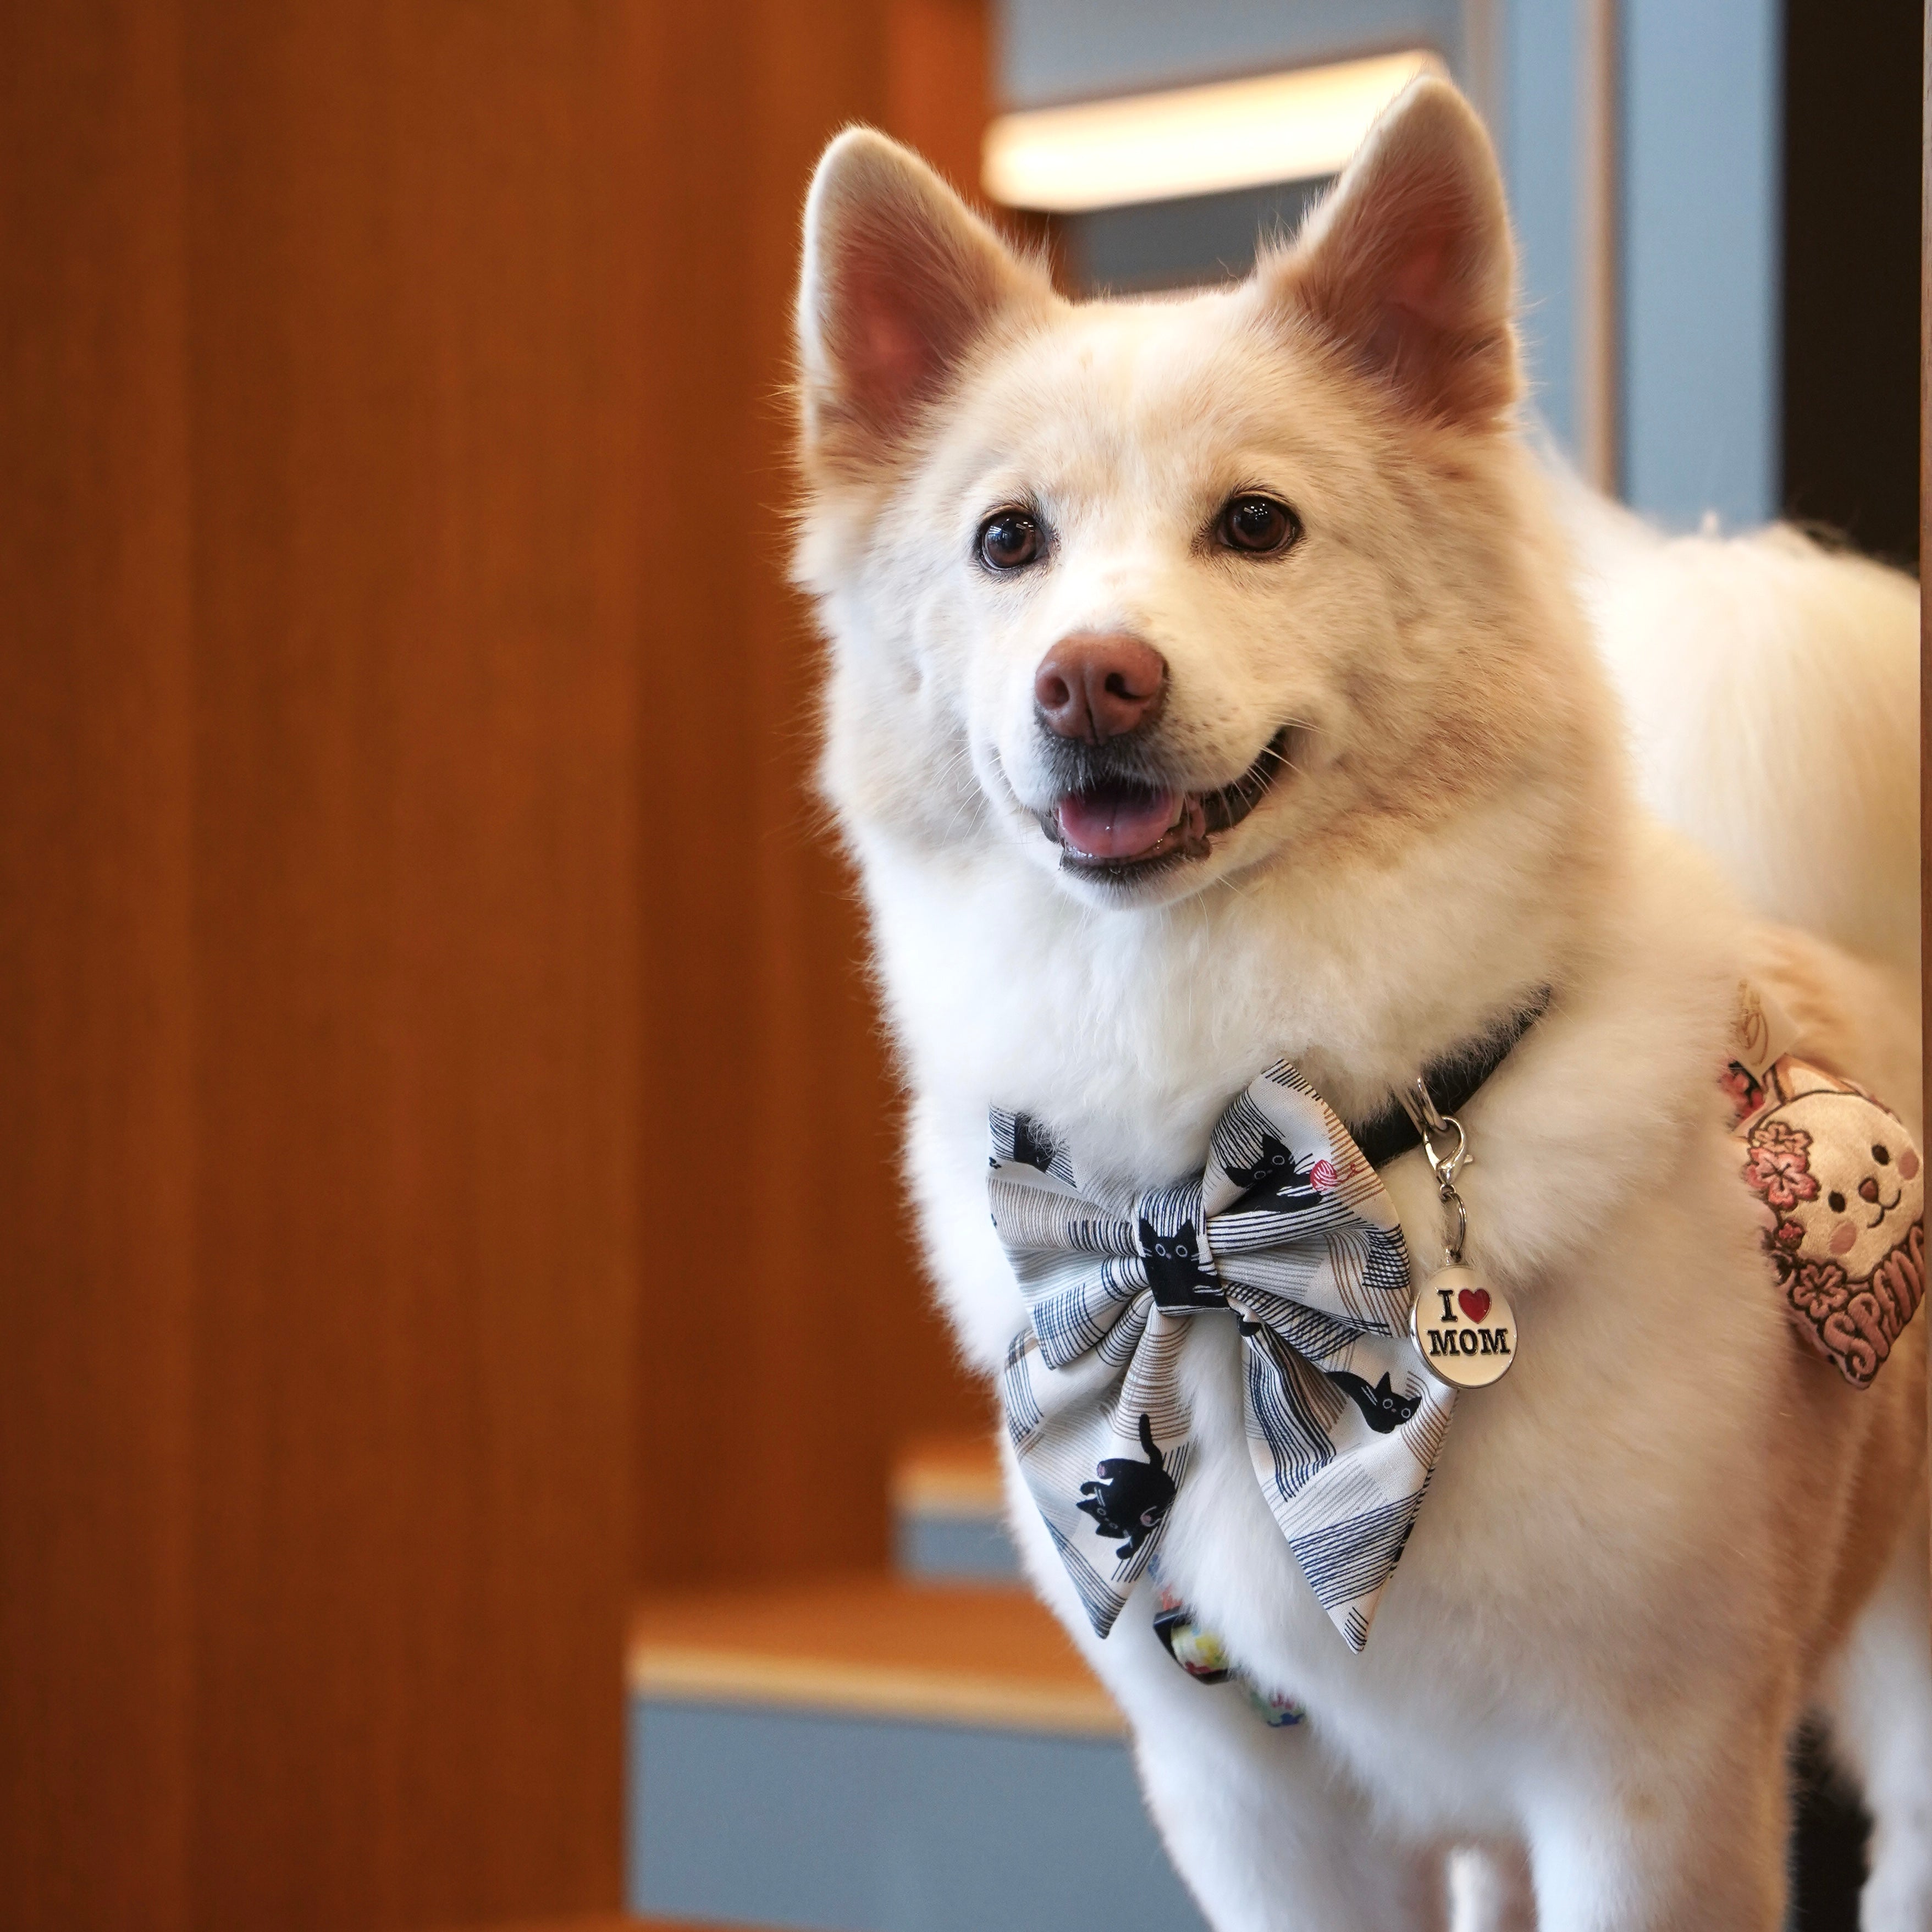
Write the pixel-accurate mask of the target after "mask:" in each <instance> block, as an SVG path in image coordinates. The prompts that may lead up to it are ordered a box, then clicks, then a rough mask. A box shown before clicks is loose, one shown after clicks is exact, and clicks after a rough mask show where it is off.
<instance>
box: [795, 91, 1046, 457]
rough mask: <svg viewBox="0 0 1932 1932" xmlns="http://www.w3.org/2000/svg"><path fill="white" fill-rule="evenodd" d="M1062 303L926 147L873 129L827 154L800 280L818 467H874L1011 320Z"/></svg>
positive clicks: (803, 379)
mask: <svg viewBox="0 0 1932 1932" xmlns="http://www.w3.org/2000/svg"><path fill="white" fill-rule="evenodd" d="M1051 301H1052V289H1051V287H1050V286H1049V284H1048V281H1047V278H1046V274H1045V272H1044V271H1043V269H1040V267H1039V266H1037V264H1035V263H1029V262H1023V261H1022V260H1020V259H1019V257H1016V256H1015V255H1014V254H1013V252H1012V251H1010V249H1009V248H1007V245H1005V243H1004V242H1002V241H1001V239H1000V238H999V237H998V236H997V235H995V233H994V232H993V231H992V229H991V228H989V226H987V225H986V223H985V222H983V221H982V220H980V218H979V217H978V216H977V215H976V214H974V213H972V211H971V210H970V209H969V208H968V207H967V206H966V204H965V202H962V200H961V199H959V196H957V195H956V194H955V193H953V190H952V189H950V187H947V185H946V184H945V183H944V181H941V179H940V178H939V177H938V175H936V174H935V173H934V172H932V169H930V168H929V167H928V166H926V163H924V162H923V161H922V160H919V157H917V156H916V154H912V153H911V152H910V151H908V150H907V149H906V148H901V146H900V145H898V142H895V141H889V140H887V139H886V137H885V136H883V134H878V133H874V132H873V131H872V130H871V129H870V128H868V127H853V128H848V129H847V130H846V132H845V133H842V134H841V135H840V136H838V138H837V139H835V141H834V142H832V145H830V146H829V148H826V151H825V154H824V157H823V160H820V163H819V164H818V171H817V173H816V174H815V175H814V176H813V177H812V182H811V193H810V195H809V196H808V197H807V199H806V201H805V263H804V269H803V272H802V275H801V276H800V278H799V291H798V353H799V390H800V397H801V408H802V418H803V422H802V429H803V434H804V443H805V460H806V462H807V463H808V466H811V467H812V468H814V469H816V468H820V467H821V466H822V467H823V468H826V469H832V470H834V471H843V472H846V473H847V474H862V473H863V472H865V471H867V470H868V469H872V468H874V467H875V466H877V465H878V464H879V463H882V462H885V461H888V460H890V459H891V458H892V455H894V454H895V452H897V451H898V450H899V449H901V448H902V447H903V446H904V443H906V441H907V438H908V437H910V435H911V434H912V433H913V431H914V430H915V429H916V427H917V425H918V423H919V419H920V418H921V416H922V414H923V413H924V411H925V410H926V407H928V405H929V404H931V403H932V401H934V400H935V398H938V397H939V396H941V395H943V394H944V393H945V392H946V390H947V388H948V387H949V386H950V383H951V382H952V380H953V377H954V376H955V374H956V373H957V371H958V370H959V366H960V365H961V364H962V362H964V360H965V358H966V357H967V356H968V354H969V353H971V350H972V349H973V348H974V346H975V344H977V343H978V342H979V341H980V339H981V338H983V336H984V335H986V333H987V332H988V331H989V329H992V327H993V326H995V323H996V322H997V321H998V320H1001V319H1002V318H1004V317H1007V316H1009V315H1011V314H1016V313H1019V312H1022V311H1039V310H1040V309H1043V308H1045V307H1046V305H1047V304H1048V303H1049V302H1051Z"/></svg>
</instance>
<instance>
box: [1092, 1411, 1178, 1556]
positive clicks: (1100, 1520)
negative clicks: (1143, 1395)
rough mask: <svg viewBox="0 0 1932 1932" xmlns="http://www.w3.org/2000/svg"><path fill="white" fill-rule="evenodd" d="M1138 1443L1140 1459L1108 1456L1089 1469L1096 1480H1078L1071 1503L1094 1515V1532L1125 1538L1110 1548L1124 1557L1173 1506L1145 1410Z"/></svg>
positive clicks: (1168, 1478)
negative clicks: (1142, 1460)
mask: <svg viewBox="0 0 1932 1932" xmlns="http://www.w3.org/2000/svg"><path fill="white" fill-rule="evenodd" d="M1141 1447H1142V1448H1143V1449H1145V1451H1147V1453H1148V1460H1146V1461H1145V1463H1136V1462H1135V1461H1134V1460H1133V1458H1132V1457H1127V1456H1109V1457H1108V1458H1107V1460H1106V1461H1105V1462H1104V1463H1102V1464H1101V1465H1100V1468H1099V1469H1097V1470H1096V1471H1095V1472H1094V1473H1095V1475H1097V1477H1098V1478H1099V1479H1100V1480H1099V1481H1097V1482H1091V1483H1082V1484H1081V1485H1080V1501H1079V1502H1078V1503H1077V1504H1076V1505H1075V1506H1074V1507H1075V1508H1077V1509H1082V1510H1085V1511H1086V1513H1087V1514H1088V1515H1089V1516H1091V1517H1092V1518H1093V1519H1094V1535H1096V1536H1120V1537H1124V1538H1126V1539H1127V1541H1125V1542H1124V1543H1123V1544H1121V1547H1120V1548H1119V1549H1118V1550H1115V1552H1114V1554H1115V1556H1118V1557H1119V1558H1120V1559H1121V1560H1122V1561H1123V1562H1124V1561H1125V1560H1126V1559H1127V1558H1128V1557H1130V1556H1133V1554H1134V1553H1135V1552H1136V1550H1139V1548H1140V1547H1141V1545H1142V1544H1144V1543H1145V1542H1146V1541H1147V1540H1148V1538H1149V1537H1151V1535H1153V1534H1154V1532H1155V1531H1156V1530H1157V1529H1159V1528H1160V1526H1161V1523H1162V1522H1163V1520H1165V1518H1166V1515H1167V1513H1168V1511H1169V1510H1170V1509H1172V1508H1173V1506H1174V1478H1172V1476H1170V1475H1169V1474H1168V1473H1167V1459H1166V1457H1164V1456H1163V1454H1161V1453H1160V1445H1158V1444H1157V1443H1156V1442H1155V1441H1154V1431H1153V1430H1152V1429H1151V1427H1148V1419H1147V1418H1146V1417H1145V1415H1143V1416H1142V1418H1141Z"/></svg>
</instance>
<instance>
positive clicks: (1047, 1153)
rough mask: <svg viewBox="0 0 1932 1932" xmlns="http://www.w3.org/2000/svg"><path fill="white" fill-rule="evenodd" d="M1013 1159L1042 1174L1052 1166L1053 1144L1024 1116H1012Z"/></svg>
mask: <svg viewBox="0 0 1932 1932" xmlns="http://www.w3.org/2000/svg"><path fill="white" fill-rule="evenodd" d="M1013 1158H1014V1160H1016V1161H1020V1162H1022V1163H1025V1166H1028V1167H1037V1168H1038V1169H1040V1172H1041V1173H1043V1174H1044V1173H1046V1172H1047V1170H1048V1169H1049V1168H1051V1167H1052V1165H1053V1143H1052V1142H1051V1141H1050V1140H1049V1139H1047V1137H1046V1136H1045V1135H1044V1134H1043V1133H1040V1130H1038V1129H1037V1127H1034V1124H1033V1122H1032V1121H1031V1120H1030V1119H1028V1117H1027V1116H1026V1115H1025V1114H1016V1115H1014V1116H1013Z"/></svg>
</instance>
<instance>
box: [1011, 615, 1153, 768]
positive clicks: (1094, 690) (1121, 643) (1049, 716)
mask: <svg viewBox="0 0 1932 1932" xmlns="http://www.w3.org/2000/svg"><path fill="white" fill-rule="evenodd" d="M1033 694H1034V702H1035V703H1037V704H1038V706H1040V716H1041V718H1043V720H1044V721H1046V727H1047V729H1048V730H1049V731H1052V732H1054V733H1057V734H1058V736H1061V737H1062V738H1078V739H1081V740H1082V742H1084V743H1086V744H1089V745H1101V744H1105V743H1106V741H1107V740H1108V739H1109V738H1124V737H1125V736H1127V733H1129V732H1130V731H1138V730H1140V729H1141V728H1142V727H1143V726H1145V725H1148V724H1152V723H1153V722H1154V720H1155V718H1157V717H1159V716H1160V707H1161V701H1162V700H1163V698H1165V697H1166V695H1167V661H1166V658H1163V656H1162V655H1161V654H1160V652H1158V651H1157V650H1156V649H1154V646H1152V645H1151V644H1148V643H1143V642H1142V640H1140V639H1139V637H1131V636H1130V635H1128V634H1127V633H1126V632H1125V631H1113V632H1109V633H1106V634H1100V633H1097V632H1094V631H1076V632H1075V633H1074V634H1073V636H1071V637H1062V638H1061V640H1060V642H1059V643H1057V644H1055V646H1054V647H1053V648H1052V650H1050V651H1049V652H1047V654H1046V656H1045V657H1043V658H1042V659H1041V660H1040V669H1039V670H1037V671H1036V672H1035V673H1034V680H1033Z"/></svg>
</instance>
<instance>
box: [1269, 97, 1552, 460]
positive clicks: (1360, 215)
mask: <svg viewBox="0 0 1932 1932" xmlns="http://www.w3.org/2000/svg"><path fill="white" fill-rule="evenodd" d="M1257 273H1258V274H1259V276H1260V277H1261V278H1262V283H1263V285H1264V287H1265V288H1266V289H1267V290H1268V292H1269V293H1271V295H1272V296H1273V297H1274V299H1275V302H1277V305H1278V306H1279V308H1280V311H1281V312H1282V313H1283V314H1286V315H1288V316H1290V317H1295V318H1298V319H1301V320H1306V321H1308V322H1310V323H1313V324H1314V326H1316V328H1317V329H1319V331H1320V332H1322V334H1323V335H1326V336H1327V337H1328V338H1330V339H1331V341H1334V342H1335V343H1336V344H1337V345H1338V346H1339V347H1340V348H1341V350H1343V353H1345V354H1346V356H1348V357H1349V359H1350V360H1351V361H1352V362H1355V364H1356V365H1357V366H1358V367H1359V368H1363V369H1364V370H1366V371H1368V372H1369V373H1370V374H1373V375H1374V376H1375V377H1377V378H1378V379H1379V380H1382V381H1383V382H1385V383H1387V384H1388V386H1390V387H1391V389H1393V390H1394V392H1395V393H1396V395H1397V397H1398V398H1399V399H1400V401H1401V403H1402V405H1403V407H1404V408H1406V409H1407V410H1411V411H1413V412H1414V413H1417V414H1418V415H1421V416H1428V417H1431V418H1434V419H1438V420H1443V421H1448V422H1465V423H1469V424H1472V425H1482V424H1487V423H1490V422H1493V421H1494V420H1495V419H1496V418H1497V417H1498V416H1499V415H1500V414H1501V413H1502V412H1503V411H1504V410H1507V409H1508V407H1509V406H1510V404H1512V403H1513V402H1514V401H1515V400H1516V398H1517V390H1518V377H1517V354H1516V338H1515V334H1514V331H1513V329H1511V322H1510V316H1511V305H1512V302H1513V300H1514V287H1513V284H1514V261H1513V257H1512V251H1511V245H1510V233H1509V214H1508V208H1506V206H1505V203H1504V200H1503V185H1502V176H1501V175H1500V174H1499V172H1498V171H1497V168H1496V154H1495V151H1494V150H1493V148H1491V147H1490V138H1489V136H1488V135H1487V133H1484V130H1483V124H1482V123H1481V121H1479V120H1478V119H1477V118H1476V115H1475V111H1474V110H1472V108H1471V107H1470V106H1469V103H1468V102H1467V101H1465V100H1464V99H1463V97H1462V96H1461V95H1460V94H1458V93H1457V92H1456V90H1455V89H1454V88H1453V87H1451V86H1450V85H1449V84H1448V82H1446V81H1442V80H1419V81H1417V82H1415V83H1413V84H1412V86H1409V88H1408V89H1406V90H1405V91H1404V92H1403V93H1402V94H1401V95H1400V96H1399V97H1398V98H1397V99H1396V101H1394V103H1393V104H1391V106H1390V107H1389V108H1388V110H1386V112H1385V113H1384V114H1383V115H1382V118H1381V119H1380V120H1379V121H1377V122H1376V124H1375V126H1374V127H1373V128H1372V129H1371V130H1370V133H1369V136H1368V138H1367V140H1365V141H1364V142H1363V143H1362V145H1361V148H1360V149H1359V150H1358V152H1357V154H1356V155H1355V159H1354V160H1352V161H1351V162H1350V163H1349V165H1348V166H1347V168H1346V169H1345V170H1344V171H1343V175H1342V178H1341V179H1340V181H1338V182H1337V184H1336V186H1335V189H1334V193H1332V194H1331V195H1330V196H1329V197H1328V200H1327V201H1326V202H1324V203H1323V205H1322V206H1321V207H1320V208H1319V209H1318V210H1317V211H1316V213H1315V214H1314V215H1313V217H1312V218H1311V219H1310V222H1309V223H1308V225H1307V227H1306V228H1304V229H1303V231H1302V233H1301V236H1300V238H1299V239H1298V240H1297V242H1295V245H1294V246H1293V247H1292V248H1289V249H1287V250H1285V251H1283V253H1281V254H1279V255H1277V256H1275V257H1273V258H1271V260H1268V261H1265V262H1264V263H1263V264H1262V266H1261V268H1260V269H1259V270H1258V271H1257Z"/></svg>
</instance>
